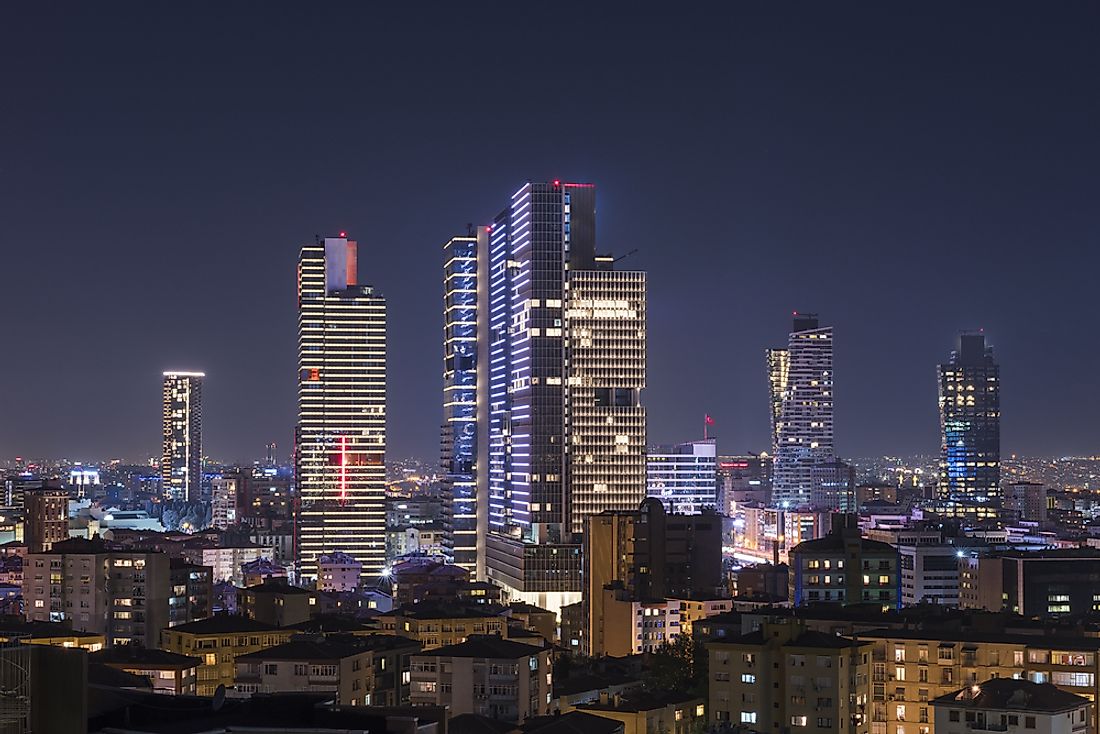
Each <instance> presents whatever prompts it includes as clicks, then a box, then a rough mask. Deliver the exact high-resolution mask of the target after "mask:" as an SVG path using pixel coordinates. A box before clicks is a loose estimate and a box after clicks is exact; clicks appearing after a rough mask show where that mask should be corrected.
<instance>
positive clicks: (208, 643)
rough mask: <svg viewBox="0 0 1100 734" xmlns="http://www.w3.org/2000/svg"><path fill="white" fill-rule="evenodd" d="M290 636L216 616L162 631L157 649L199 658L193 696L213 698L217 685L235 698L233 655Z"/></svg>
mask: <svg viewBox="0 0 1100 734" xmlns="http://www.w3.org/2000/svg"><path fill="white" fill-rule="evenodd" d="M293 633H294V630H292V629H279V628H277V627H275V626H274V625H271V624H264V623H263V622H257V621H255V620H252V619H249V618H248V617H242V616H235V615H233V616H231V615H228V614H217V615H214V616H213V617H210V618H208V619H200V620H198V621H195V622H188V623H186V624H181V625H179V626H176V627H170V628H166V629H164V630H162V631H161V648H162V649H164V650H168V651H169V652H174V653H178V654H180V655H190V656H194V657H197V658H201V659H202V665H200V666H199V670H198V682H197V684H196V686H195V694H196V695H199V696H213V695H214V691H215V690H216V689H217V687H218V686H219V685H224V686H225V687H226V691H227V692H228V693H229V695H235V691H234V690H233V688H234V685H235V679H236V675H237V668H236V662H237V656H239V655H247V654H248V653H251V652H257V651H259V650H263V649H266V648H269V647H274V646H275V645H280V644H282V643H284V642H286V641H288V640H289V639H290V636H291V635H292V634H293Z"/></svg>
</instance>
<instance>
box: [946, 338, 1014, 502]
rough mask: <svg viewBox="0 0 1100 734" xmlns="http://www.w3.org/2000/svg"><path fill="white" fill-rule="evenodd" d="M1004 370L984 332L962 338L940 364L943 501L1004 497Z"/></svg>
mask: <svg viewBox="0 0 1100 734" xmlns="http://www.w3.org/2000/svg"><path fill="white" fill-rule="evenodd" d="M1000 371H1001V370H1000V367H999V366H998V365H997V363H996V362H994V361H993V348H992V347H987V346H986V344H985V335H984V334H981V333H964V334H962V335H960V336H959V348H958V349H957V350H956V351H954V352H952V353H951V357H950V358H949V359H948V361H947V362H946V363H944V364H941V365H940V366H939V400H940V436H941V439H942V441H941V447H942V453H941V456H940V480H939V494H940V497H941V498H942V499H947V500H954V501H962V502H990V501H996V500H998V499H999V498H1000V496H1001V381H1000V377H1001V375H1000Z"/></svg>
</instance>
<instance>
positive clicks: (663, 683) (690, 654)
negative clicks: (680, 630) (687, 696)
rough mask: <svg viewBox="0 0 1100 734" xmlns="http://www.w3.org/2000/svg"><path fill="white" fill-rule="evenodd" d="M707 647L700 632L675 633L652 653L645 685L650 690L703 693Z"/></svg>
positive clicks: (704, 689)
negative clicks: (690, 633)
mask: <svg viewBox="0 0 1100 734" xmlns="http://www.w3.org/2000/svg"><path fill="white" fill-rule="evenodd" d="M708 668H709V665H708V660H707V649H706V645H705V640H704V639H703V638H702V636H700V635H694V634H693V635H690V636H689V635H679V636H677V637H676V638H675V639H674V640H673V641H672V642H666V643H665V644H663V645H661V647H659V648H658V649H657V651H656V652H654V653H653V658H652V662H651V664H650V668H649V671H648V672H647V674H646V679H645V685H646V688H647V689H649V690H650V691H682V692H684V693H691V694H694V695H696V696H706V695H707V670H708Z"/></svg>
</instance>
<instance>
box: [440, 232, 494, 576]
mask: <svg viewBox="0 0 1100 734" xmlns="http://www.w3.org/2000/svg"><path fill="white" fill-rule="evenodd" d="M477 239H478V238H477V237H476V236H473V235H471V236H467V237H453V238H451V240H450V241H448V242H447V244H445V245H444V246H443V419H444V424H443V443H442V457H441V458H442V461H441V464H442V466H441V468H442V469H443V485H444V487H443V488H444V492H443V496H444V500H445V507H446V512H445V515H446V522H445V524H446V526H447V528H448V530H449V533H448V535H449V536H450V537H449V538H448V539H447V541H446V545H447V546H448V547H449V548H448V550H449V552H450V553H451V554H452V557H453V561H454V563H456V564H458V565H459V566H462V567H463V568H465V569H466V570H468V571H470V573H471V574H473V575H474V576H475V578H482V577H484V561H482V563H481V568H480V569H479V564H478V558H479V556H480V557H481V558H482V559H483V558H484V548H483V547H482V551H481V553H480V554H479V552H478V547H479V544H482V545H483V543H481V542H480V541H479V539H478V528H477V484H476V482H477V478H476V474H475V467H476V465H477V361H478V354H477V351H478V350H477V309H478V305H479V304H478V297H477V296H478V293H477V287H478V283H477V280H478V279H477Z"/></svg>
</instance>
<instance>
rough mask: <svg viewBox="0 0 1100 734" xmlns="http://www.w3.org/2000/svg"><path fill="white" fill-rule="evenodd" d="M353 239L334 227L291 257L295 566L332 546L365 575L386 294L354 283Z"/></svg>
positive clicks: (377, 561) (374, 570)
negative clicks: (294, 271) (297, 507)
mask: <svg viewBox="0 0 1100 734" xmlns="http://www.w3.org/2000/svg"><path fill="white" fill-rule="evenodd" d="M357 252H358V249H357V245H356V243H355V242H353V241H351V240H349V239H347V237H345V236H344V235H343V234H342V233H341V235H340V236H339V237H326V238H325V239H324V240H323V241H319V242H317V243H316V244H313V245H306V246H305V247H303V248H302V252H301V255H300V256H299V258H298V428H297V446H296V451H295V458H296V464H297V467H296V469H297V479H298V492H299V495H300V498H301V512H300V513H299V544H298V553H299V560H300V563H301V570H302V574H303V575H304V576H305V577H306V578H316V576H317V557H318V556H320V555H321V554H327V553H334V552H337V551H340V552H345V553H348V554H350V555H351V556H352V557H353V558H355V559H356V560H357V561H359V562H360V563H362V564H363V573H364V576H366V577H371V576H377V575H378V574H379V573H381V571H382V569H383V567H384V566H385V562H386V515H385V495H386V481H385V480H386V467H385V458H386V302H385V300H384V299H383V298H382V297H381V296H379V295H378V294H376V293H375V291H374V289H373V288H371V287H370V286H366V285H359V284H358V277H357V269H358V268H357Z"/></svg>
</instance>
